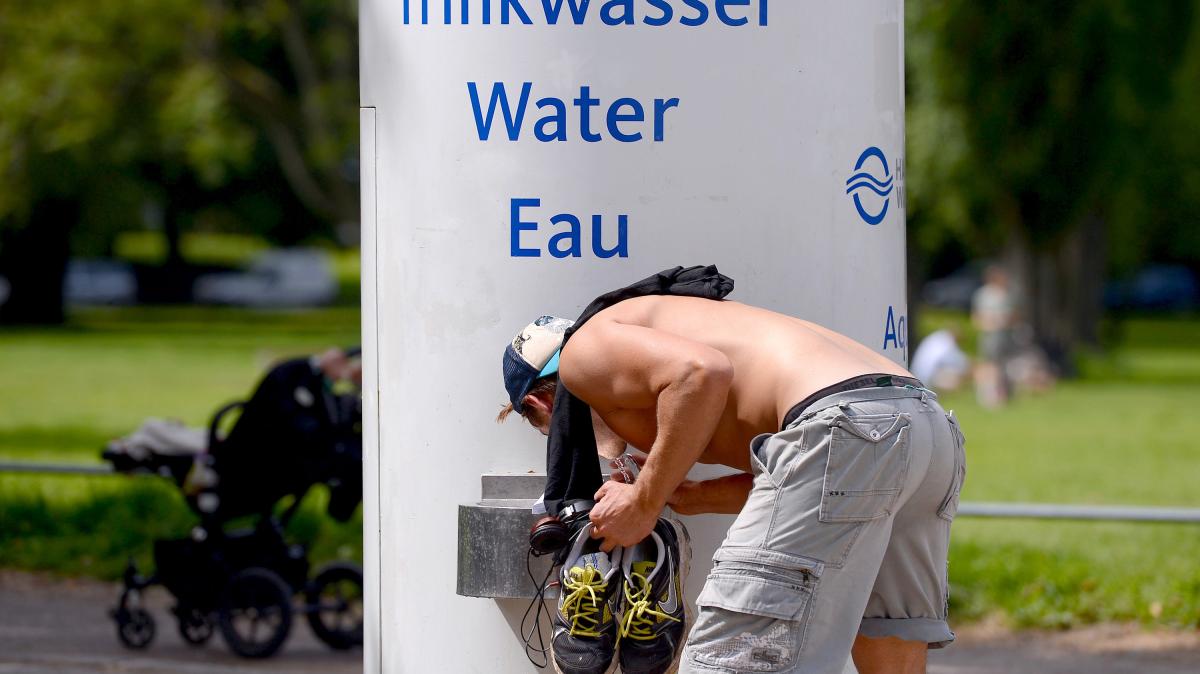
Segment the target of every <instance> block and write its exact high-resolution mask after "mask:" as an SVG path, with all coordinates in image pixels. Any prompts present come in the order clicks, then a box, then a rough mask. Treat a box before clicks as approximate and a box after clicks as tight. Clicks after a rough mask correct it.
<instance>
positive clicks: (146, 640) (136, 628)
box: [112, 589, 155, 650]
mask: <svg viewBox="0 0 1200 674" xmlns="http://www.w3.org/2000/svg"><path fill="white" fill-rule="evenodd" d="M140 601H141V593H140V592H138V591H137V590H134V589H126V590H125V591H124V592H122V593H121V602H120V604H118V605H117V608H116V609H115V610H113V612H112V617H113V620H115V621H116V623H117V639H119V640H120V641H121V643H122V644H123V645H124V646H125V647H126V648H133V649H137V650H141V649H143V648H145V647H147V646H149V645H150V642H151V641H154V631H155V628H154V617H153V616H151V615H150V613H149V612H148V611H147V610H146V609H144V608H142V607H141V606H140Z"/></svg>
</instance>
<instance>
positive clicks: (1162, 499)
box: [930, 315, 1200, 627]
mask: <svg viewBox="0 0 1200 674" xmlns="http://www.w3.org/2000/svg"><path fill="white" fill-rule="evenodd" d="M933 318H934V320H932V321H930V323H932V324H934V325H939V326H940V325H945V324H948V323H951V322H953V321H961V320H962V318H961V317H956V316H945V315H935V316H934V317H933ZM1123 333H1124V339H1125V340H1126V341H1125V342H1124V343H1122V345H1121V346H1119V347H1118V348H1115V349H1112V350H1110V351H1109V352H1108V353H1107V354H1104V355H1101V354H1084V355H1083V356H1082V357H1081V358H1080V363H1079V364H1080V368H1081V371H1082V372H1083V373H1084V375H1085V377H1084V378H1083V379H1081V380H1077V381H1071V382H1063V383H1060V384H1059V385H1058V386H1057V387H1056V388H1055V389H1054V390H1053V391H1052V392H1049V393H1046V394H1042V395H1035V396H1028V397H1023V398H1018V399H1017V400H1016V401H1015V402H1014V403H1013V404H1012V405H1010V406H1008V407H1006V408H1004V409H1001V410H995V411H992V410H984V409H982V408H980V407H979V406H978V405H976V404H975V402H974V400H973V399H972V397H971V395H970V394H964V393H956V394H953V395H946V396H943V397H942V402H943V404H944V405H945V406H946V407H947V408H954V409H955V411H956V414H957V415H958V416H959V418H960V420H961V422H962V427H963V429H964V431H965V433H966V435H967V461H968V475H967V484H966V488H965V489H964V491H963V499H964V500H967V501H1022V502H1035V503H1070V504H1102V505H1147V506H1184V507H1193V508H1200V415H1198V414H1197V413H1196V410H1197V409H1200V348H1197V345H1200V321H1196V320H1144V319H1143V320H1137V321H1130V322H1129V323H1128V324H1126V325H1125V326H1123ZM952 540H953V543H952V548H951V565H950V569H951V583H952V587H953V596H952V608H953V609H954V610H953V613H954V615H955V616H956V618H957V619H959V620H970V619H975V618H980V617H983V616H985V615H989V614H999V615H1001V616H1003V617H1005V618H1006V619H1007V620H1009V621H1010V622H1011V623H1013V624H1015V625H1019V626H1039V627H1066V626H1070V625H1074V624H1080V623H1089V622H1096V621H1102V620H1137V621H1142V622H1145V623H1148V624H1158V625H1168V626H1192V627H1194V626H1200V564H1197V563H1196V560H1197V559H1200V525H1167V524H1130V523H1096V522H1049V521H1030V520H984V519H970V518H960V519H959V520H958V521H957V522H956V523H955V525H954V534H953V537H952Z"/></svg>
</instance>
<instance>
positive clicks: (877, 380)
mask: <svg viewBox="0 0 1200 674" xmlns="http://www.w3.org/2000/svg"><path fill="white" fill-rule="evenodd" d="M873 388H899V389H907V390H910V391H922V392H925V393H928V394H930V395H933V392H932V391H929V389H926V388H925V385H924V384H922V383H921V381H920V380H919V379H914V378H913V377H902V376H899V375H894V374H864V375H860V376H858V377H851V378H850V379H847V380H845V381H840V382H838V383H836V384H831V385H830V386H826V387H825V388H823V389H821V390H819V391H817V392H816V393H813V394H812V395H810V396H808V397H807V398H805V399H804V400H801V401H800V402H798V403H796V404H795V405H792V407H791V409H789V410H788V411H787V414H785V415H784V416H783V428H784V429H786V428H787V427H788V426H791V425H792V424H794V423H796V420H797V419H799V418H800V417H802V416H804V414H805V413H806V412H809V411H812V412H817V411H820V410H821V409H824V408H826V407H829V406H830V405H835V404H837V403H838V402H840V397H839V396H840V394H843V393H848V392H850V391H860V390H863V389H873ZM884 397H889V396H884ZM827 399H828V401H827Z"/></svg>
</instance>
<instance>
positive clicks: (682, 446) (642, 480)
mask: <svg viewBox="0 0 1200 674" xmlns="http://www.w3.org/2000/svg"><path fill="white" fill-rule="evenodd" d="M559 377H560V381H561V382H562V383H563V385H565V386H566V387H567V389H569V390H570V391H571V392H572V393H573V394H575V395H576V396H578V397H579V398H580V399H582V400H584V401H585V402H587V403H588V404H589V405H591V406H592V407H594V408H596V409H597V410H598V411H600V412H601V413H602V414H603V413H605V412H613V411H619V410H654V412H655V418H656V420H657V428H656V433H655V439H654V443H653V445H652V446H651V448H650V456H649V458H648V459H647V460H646V464H645V466H644V467H643V469H642V471H641V473H640V474H639V476H638V479H637V482H636V483H635V484H634V485H623V484H619V483H612V482H610V483H607V484H605V485H604V486H603V487H602V488H601V490H600V492H598V493H597V500H598V501H600V503H598V504H597V506H596V508H595V509H593V510H592V522H593V525H595V528H596V529H598V531H597V532H596V533H597V534H598V536H599V537H603V538H604V539H605V546H606V547H609V548H611V547H612V546H614V545H632V544H634V543H637V542H638V541H640V540H642V538H645V536H646V535H647V534H649V532H650V529H652V528H653V527H654V522H655V521H656V520H657V518H658V513H659V511H661V510H662V508H663V506H665V505H666V504H667V499H668V498H669V497H670V496H671V494H672V493H673V492H674V491H675V488H676V487H677V486H678V485H679V484H680V483H681V482H683V479H684V477H686V476H687V472H688V470H690V469H691V467H692V465H693V464H695V463H696V460H697V459H698V458H699V457H700V455H701V453H703V451H704V448H705V447H706V446H707V445H708V443H709V441H710V440H711V439H712V435H713V432H714V431H715V429H716V427H717V423H718V421H719V420H720V418H721V415H722V413H723V412H724V409H725V402H726V398H727V397H728V395H729V387H730V384H731V382H732V380H733V366H732V364H731V363H730V361H729V358H728V357H727V356H725V354H723V353H721V352H720V351H718V350H716V349H714V348H712V347H710V346H707V345H705V344H701V343H699V342H695V341H692V340H689V339H686V338H683V337H680V336H678V335H673V334H670V333H666V332H662V331H659V330H653V329H651V328H645V327H642V326H637V325H626V324H622V323H616V322H614V321H609V320H603V319H601V318H600V317H597V318H596V319H593V320H592V321H591V322H589V323H588V324H587V325H585V326H583V328H581V329H580V330H579V332H577V333H576V334H575V335H574V336H573V337H572V338H571V341H569V342H568V343H567V346H566V347H565V348H564V349H563V352H562V362H561V364H560V369H559Z"/></svg>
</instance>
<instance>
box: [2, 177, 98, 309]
mask: <svg viewBox="0 0 1200 674" xmlns="http://www.w3.org/2000/svg"><path fill="white" fill-rule="evenodd" d="M78 219H79V204H78V203H76V202H75V201H71V200H65V199H44V200H42V201H39V202H37V203H35V204H34V205H33V208H31V209H30V217H29V222H28V224H24V225H22V226H20V227H18V228H16V229H12V230H8V231H5V232H4V233H3V236H0V274H3V275H4V276H5V277H6V278H7V279H8V282H9V284H10V285H11V294H10V295H9V298H8V301H7V302H5V303H4V305H3V306H0V323H5V324H9V325H12V324H37V325H54V324H60V323H62V322H63V321H64V320H65V319H66V312H65V311H64V309H63V275H64V274H65V272H66V269H67V260H68V258H69V257H70V255H71V246H70V239H69V236H68V235H69V234H70V231H71V228H72V227H74V226H75V223H76V221H78Z"/></svg>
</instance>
